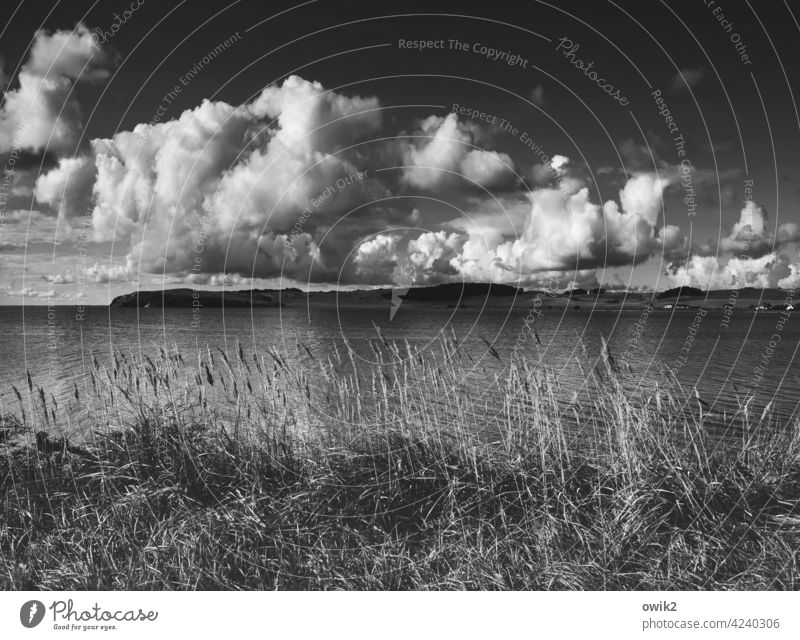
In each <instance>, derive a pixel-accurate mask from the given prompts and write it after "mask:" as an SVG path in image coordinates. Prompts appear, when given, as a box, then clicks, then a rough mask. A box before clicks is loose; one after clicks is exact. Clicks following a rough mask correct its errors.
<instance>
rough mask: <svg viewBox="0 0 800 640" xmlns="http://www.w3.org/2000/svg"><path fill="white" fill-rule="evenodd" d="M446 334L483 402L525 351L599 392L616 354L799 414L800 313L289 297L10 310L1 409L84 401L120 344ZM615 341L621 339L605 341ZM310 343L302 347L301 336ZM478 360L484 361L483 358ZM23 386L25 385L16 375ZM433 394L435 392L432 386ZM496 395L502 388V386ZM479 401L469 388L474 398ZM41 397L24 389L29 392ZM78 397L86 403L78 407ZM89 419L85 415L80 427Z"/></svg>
mask: <svg viewBox="0 0 800 640" xmlns="http://www.w3.org/2000/svg"><path fill="white" fill-rule="evenodd" d="M443 336H446V337H447V338H448V339H450V340H455V341H457V343H458V344H459V345H460V348H461V349H463V350H464V351H465V352H466V353H467V354H468V357H469V361H470V363H472V364H470V366H469V367H468V372H467V374H465V375H468V376H469V377H470V379H471V382H472V383H473V384H472V385H471V386H470V389H471V390H470V391H469V392H468V393H469V394H471V395H472V394H475V393H476V392H475V389H476V388H477V389H479V391H480V392H479V393H478V394H477V396H480V398H478V397H477V396H476V397H475V398H474V399H475V401H476V403H477V402H478V400H479V401H480V407H481V411H482V412H484V413H487V412H488V413H491V412H492V411H493V410H497V411H501V410H502V407H501V406H500V402H499V401H497V402H496V403H495V404H493V401H492V398H493V397H495V398H497V397H499V392H498V389H499V385H501V384H502V380H503V377H504V375H506V374H507V372H508V370H509V367H510V366H511V363H512V361H513V362H520V361H524V362H525V363H526V364H527V365H528V366H529V367H531V368H533V369H537V370H542V371H547V372H548V373H549V375H551V376H552V378H553V379H554V380H556V381H557V383H558V388H559V389H560V392H561V393H563V394H564V397H569V396H570V395H573V394H574V393H575V392H576V391H584V392H585V391H586V389H587V386H586V385H587V377H588V375H589V374H588V372H591V371H593V370H595V369H596V368H597V367H601V365H602V362H603V353H604V349H605V350H606V351H605V353H607V354H611V355H612V358H613V361H614V365H615V366H617V367H619V369H620V370H621V371H622V372H623V373H624V379H625V385H626V386H627V388H628V389H629V391H630V393H631V394H632V396H633V395H636V394H646V393H649V392H650V390H652V389H654V388H655V387H656V385H660V386H661V387H662V388H663V387H667V386H671V388H672V389H673V391H675V390H676V386H677V390H678V392H679V394H682V395H683V396H684V397H685V398H687V399H692V398H695V400H694V401H697V402H700V401H702V403H703V407H704V408H705V411H706V413H707V414H717V415H719V414H729V413H732V412H735V411H736V410H737V408H739V409H740V408H741V407H742V405H743V402H745V401H746V399H747V398H750V397H751V396H752V399H751V401H750V404H749V405H748V410H750V411H753V412H758V411H761V410H763V409H765V408H767V409H769V410H770V411H771V412H772V414H773V415H774V416H777V419H778V420H780V421H783V422H786V423H789V422H790V421H792V420H794V419H795V417H796V415H797V411H798V403H800V363H798V353H797V352H798V345H800V318H798V317H795V316H794V315H793V314H792V312H787V311H755V310H749V309H741V310H739V309H737V310H736V311H735V313H733V314H731V313H727V315H726V314H725V313H724V312H723V311H721V310H711V309H709V310H707V311H705V310H699V309H672V310H663V309H652V308H644V309H635V310H614V311H606V310H600V311H597V310H594V311H592V310H588V309H587V310H576V309H571V308H567V309H545V308H539V309H538V310H537V313H532V312H531V311H530V310H527V309H524V308H506V309H481V308H473V309H461V308H425V307H420V306H414V307H412V306H411V305H408V306H407V307H401V308H400V309H399V310H398V311H397V313H396V314H395V315H394V317H390V308H389V304H388V301H387V305H386V306H385V307H384V306H381V307H379V306H377V305H375V306H373V307H366V308H360V307H352V306H351V307H349V308H347V307H336V306H335V305H328V306H325V305H320V306H316V307H315V306H313V305H312V306H307V305H302V304H301V305H297V306H290V307H276V308H253V309H250V308H236V309H225V310H223V309H209V308H204V309H202V312H201V313H200V314H199V317H198V314H197V312H196V311H195V313H193V312H192V310H191V309H181V308H163V309H162V308H110V307H86V308H83V309H82V310H81V312H80V313H79V312H78V309H77V308H76V307H66V306H65V307H59V306H56V307H49V308H48V307H42V306H25V307H0V353H2V358H1V359H0V363H1V364H2V366H1V367H0V403H2V406H0V412H3V413H15V412H17V410H18V407H19V406H20V402H19V400H18V397H17V395H16V394H17V392H19V393H20V394H22V395H26V393H27V389H28V375H30V378H31V381H32V384H33V385H34V388H38V387H42V388H43V389H44V390H45V392H46V394H47V396H48V397H52V398H54V399H56V400H57V401H58V402H60V404H61V405H62V406H67V407H69V406H71V405H76V404H79V403H76V402H75V400H74V398H73V394H74V390H75V389H76V388H78V389H83V388H86V385H87V384H88V380H89V376H90V372H91V371H92V370H93V367H95V366H96V365H95V363H96V362H99V363H101V364H102V363H105V364H108V363H110V362H112V359H113V358H114V355H115V354H125V355H126V356H127V357H129V358H139V359H141V358H144V357H145V356H148V355H149V356H154V355H156V354H158V353H159V352H160V351H162V350H164V351H166V352H170V353H177V352H180V353H182V354H184V356H185V359H186V361H187V362H194V363H196V362H197V359H193V354H197V353H201V352H202V353H207V352H209V350H213V351H214V352H216V353H219V352H220V351H222V352H225V353H228V354H235V353H237V352H238V351H240V350H241V351H244V352H246V353H247V354H251V353H265V352H267V351H272V352H274V353H277V354H282V355H281V357H282V358H283V359H284V360H285V362H286V363H288V364H289V366H291V367H295V368H297V369H306V370H308V373H309V380H311V384H313V383H314V380H315V375H316V374H317V373H318V372H315V368H317V367H319V366H320V363H321V362H323V361H325V360H326V357H327V356H328V355H332V354H333V353H334V352H338V354H339V355H340V354H341V351H342V350H343V349H345V348H346V347H347V346H349V348H351V349H352V350H353V352H354V353H356V354H357V357H356V358H355V359H354V361H353V362H354V363H355V364H354V366H356V367H359V366H363V367H364V368H374V367H376V366H382V365H380V364H379V363H377V360H376V358H375V353H374V352H375V349H374V345H375V342H376V340H378V339H379V340H380V341H381V342H382V343H383V344H387V343H392V342H395V341H400V342H403V343H404V344H408V345H411V346H412V347H413V349H414V351H415V353H416V354H420V353H421V354H424V355H427V356H428V357H429V358H430V359H432V360H433V361H436V359H437V358H445V357H446V356H445V354H444V352H443V351H442V348H441V341H442V338H443ZM604 344H606V345H607V347H604ZM301 345H302V347H301ZM473 365H474V366H473ZM12 385H13V386H12ZM422 392H425V389H424V388H423V389H422ZM493 394H494V396H493ZM472 399H473V398H472V397H470V398H467V400H468V401H471V400H472ZM27 401H28V398H27V397H25V398H24V402H27ZM77 409H78V407H76V410H77ZM78 422H79V421H76V424H77V423H78Z"/></svg>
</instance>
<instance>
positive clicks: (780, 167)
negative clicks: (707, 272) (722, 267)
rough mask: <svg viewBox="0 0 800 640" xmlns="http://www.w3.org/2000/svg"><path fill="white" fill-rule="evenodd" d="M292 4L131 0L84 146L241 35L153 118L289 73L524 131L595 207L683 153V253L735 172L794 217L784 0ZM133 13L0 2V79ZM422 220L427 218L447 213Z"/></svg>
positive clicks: (404, 120)
mask: <svg viewBox="0 0 800 640" xmlns="http://www.w3.org/2000/svg"><path fill="white" fill-rule="evenodd" d="M134 4H136V3H135V2H134ZM296 5H297V3H292V2H269V3H264V2H256V1H249V0H241V1H239V2H231V3H223V2H206V1H191V2H190V1H185V2H155V1H152V2H150V1H147V0H145V1H144V2H143V3H142V4H141V6H140V7H139V8H137V9H136V10H135V11H133V12H132V14H131V17H130V18H129V19H128V20H127V21H126V22H125V24H122V25H120V27H119V29H118V30H117V32H116V33H115V34H113V36H112V37H111V38H110V39H109V40H108V42H107V43H106V45H107V46H110V47H113V50H114V52H115V54H114V55H116V56H117V60H116V66H115V68H114V70H113V76H112V77H111V78H110V79H109V80H108V81H107V82H106V83H104V84H96V85H88V84H87V85H76V88H75V91H76V92H77V95H78V96H79V97H80V103H81V105H82V109H83V113H84V124H85V130H84V134H83V144H84V148H86V146H87V145H88V141H89V140H91V139H95V138H112V137H113V136H114V134H115V133H116V132H119V131H126V130H132V129H133V128H134V127H135V126H136V125H137V124H138V123H147V122H150V121H151V120H152V118H153V115H154V113H155V111H156V110H157V109H158V108H159V106H160V105H162V106H163V105H164V95H165V93H166V92H167V91H168V90H169V89H170V88H172V87H173V86H175V85H176V83H177V80H178V79H179V78H180V77H181V76H182V75H184V74H186V73H187V72H188V71H189V70H191V69H192V67H193V66H194V65H196V64H197V62H198V61H200V60H202V58H203V57H204V56H205V55H207V54H208V52H209V51H210V50H213V49H214V48H215V47H217V46H218V45H219V44H220V43H221V42H223V41H224V40H225V39H226V38H229V37H230V36H231V35H232V34H235V33H237V32H238V33H239V34H240V36H241V38H240V40H239V41H238V42H236V43H235V44H234V45H232V46H231V47H229V48H227V49H226V50H225V51H224V53H222V54H221V55H220V56H218V57H217V58H216V59H214V60H213V61H212V62H210V63H209V64H208V65H204V69H203V71H202V73H201V74H199V75H198V77H197V78H196V79H195V80H193V81H192V82H190V83H188V84H187V85H186V86H185V87H183V89H182V91H181V93H180V95H179V96H178V97H177V99H175V100H174V102H172V103H171V104H169V105H168V106H167V108H166V114H165V116H164V117H165V119H169V118H177V117H178V116H180V114H181V112H182V111H183V110H186V109H194V108H195V107H197V105H199V104H200V103H201V102H202V101H203V100H204V99H212V100H220V101H224V102H226V103H228V104H231V105H238V104H243V103H246V102H249V101H252V100H253V99H254V98H255V97H256V96H257V95H258V94H259V93H260V92H261V90H262V89H263V88H264V87H265V86H267V85H271V84H275V83H278V84H280V83H281V82H282V81H283V80H284V79H285V78H286V77H287V76H289V75H291V74H297V75H299V76H301V77H302V78H304V79H306V80H310V81H318V82H320V83H321V84H322V85H323V86H324V87H325V89H329V90H333V91H335V92H336V93H340V94H343V95H344V96H354V95H360V96H376V97H377V98H379V100H380V104H381V106H382V107H384V109H385V112H384V116H383V117H384V125H383V126H384V129H385V130H386V134H387V135H389V134H391V135H396V134H397V133H399V132H405V131H412V130H414V129H415V127H416V126H417V123H419V121H420V119H422V118H426V117H427V116H429V115H431V114H437V115H439V116H444V115H446V113H447V112H448V111H450V110H451V108H452V106H453V104H458V105H465V106H468V107H470V108H474V109H478V110H480V111H484V112H486V113H489V114H495V115H496V116H497V117H498V118H502V119H505V120H506V121H508V122H509V123H511V124H512V125H513V126H514V127H515V128H516V129H517V130H518V131H526V132H530V133H531V136H532V137H533V138H534V139H535V140H536V142H537V143H538V144H539V145H540V146H541V148H543V149H546V150H547V152H548V155H550V156H553V155H555V154H560V155H565V156H568V157H569V158H570V159H571V160H572V161H573V162H574V163H575V165H576V166H577V168H576V171H577V172H579V173H580V172H583V174H584V175H585V176H587V185H588V186H589V189H590V191H591V194H592V195H591V198H592V200H593V201H595V202H598V203H599V202H604V201H606V200H608V199H609V198H615V197H616V196H617V193H618V191H619V189H620V187H621V185H622V183H623V182H624V178H620V177H619V175H618V173H619V172H621V174H622V175H623V176H624V175H625V174H626V173H627V174H628V175H630V174H631V173H632V172H636V171H647V170H653V168H654V166H658V163H659V162H661V163H664V164H665V165H672V166H676V167H677V166H679V164H680V161H681V159H682V158H688V159H689V160H690V161H691V164H692V166H693V167H694V168H695V169H697V170H698V172H699V173H698V175H697V179H696V185H697V187H698V195H697V198H698V203H699V208H698V210H697V213H696V215H694V216H687V210H686V207H685V206H684V205H683V204H682V202H681V199H682V196H683V195H684V194H683V192H682V191H681V189H680V188H679V186H678V187H673V188H671V189H667V190H666V191H665V194H664V198H665V210H664V214H663V222H664V223H668V224H674V225H677V226H679V227H681V229H682V231H683V232H684V233H686V234H688V233H689V232H690V231H691V242H692V244H693V245H698V246H699V245H700V244H702V243H704V242H706V241H709V240H713V241H714V242H715V243H716V242H718V241H719V239H720V238H721V237H724V236H728V235H729V234H730V232H731V228H732V225H733V224H734V223H736V222H737V221H738V220H739V211H740V209H741V208H742V200H743V198H744V196H745V193H744V185H745V184H746V181H747V180H752V181H753V185H754V190H755V199H756V200H757V202H758V204H759V205H760V206H761V207H762V208H763V210H764V211H765V212H766V216H767V220H768V223H767V227H768V229H770V230H771V232H770V233H771V234H772V240H773V241H774V240H775V238H777V236H778V233H779V232H778V227H779V226H780V225H781V224H784V223H800V220H798V213H797V211H798V205H799V204H800V183H798V168H799V167H798V165H799V164H800V160H799V159H798V153H797V149H799V148H800V144H799V143H800V119H798V112H797V105H796V98H794V91H795V90H796V89H797V85H798V53H799V51H798V42H800V26H798V18H797V15H800V11H798V10H797V9H791V8H790V6H789V5H787V4H786V3H785V2H782V1H769V2H759V3H754V2H747V1H743V2H738V1H737V2H732V1H730V0H728V1H727V2H724V3H723V2H719V3H716V2H714V1H713V0H681V1H677V2H661V1H656V0H648V1H647V2H642V1H641V0H638V1H619V2H610V1H609V2H605V1H595V2H578V1H564V2H558V3H547V2H537V1H535V0H528V1H526V2H502V1H494V2H485V1H483V2H459V3H453V2H438V1H436V0H426V1H424V2H414V1H411V2H403V3H398V4H388V3H377V2H344V3H343V2H330V1H326V0H319V1H317V2H307V3H305V4H304V5H300V6H296ZM131 6H132V5H131V2H130V1H126V2H116V1H109V2H81V1H71V2H61V3H58V4H57V5H56V6H55V7H51V6H48V5H47V4H45V3H34V2H21V3H20V5H19V6H18V7H16V9H14V8H13V4H7V5H6V6H5V7H4V10H3V12H4V14H6V15H5V16H4V20H3V21H2V22H3V26H4V27H5V29H4V31H3V32H2V35H1V36H0V54H2V57H3V59H4V61H5V75H6V77H7V80H8V87H9V88H12V89H13V88H14V87H16V83H17V82H18V77H17V75H18V72H19V70H20V67H21V65H22V64H23V63H24V62H25V61H26V59H27V57H28V49H29V47H30V46H31V44H32V42H33V37H34V34H35V32H36V31H37V29H46V30H48V31H51V32H52V31H56V30H64V29H66V30H70V29H73V28H74V27H75V25H76V24H77V23H78V22H81V23H83V24H84V25H86V26H87V27H88V28H89V29H90V30H93V31H94V30H96V29H99V30H101V31H104V30H108V29H111V26H112V24H113V23H114V22H115V20H116V18H115V17H114V14H115V13H117V14H122V12H123V11H125V10H126V9H130V7H131ZM12 12H13V15H10V16H9V15H8V14H10V13H12ZM561 38H567V39H568V40H569V41H570V42H571V43H573V45H575V44H576V45H578V49H577V50H576V51H575V56H574V57H576V58H579V59H582V60H584V61H587V62H588V61H593V62H594V69H596V70H597V71H598V73H599V74H600V75H601V76H602V77H603V78H604V79H606V80H607V82H608V83H611V84H613V86H614V88H616V89H618V90H619V92H620V95H622V96H625V97H626V98H627V99H628V101H629V104H628V105H626V106H622V105H620V104H619V103H618V101H615V100H613V99H612V98H611V97H609V96H608V95H605V94H604V93H603V92H602V91H601V90H599V89H598V87H597V86H596V85H595V83H594V82H593V81H592V80H591V79H589V78H588V77H587V76H586V75H585V74H584V73H583V72H582V71H580V70H578V69H576V68H575V67H574V66H573V65H572V64H570V62H569V60H567V59H566V58H565V55H564V51H559V50H558V48H557V45H558V42H559V40H560V39H561ZM399 39H408V40H445V42H446V47H445V48H444V49H435V50H427V51H422V52H420V51H413V50H403V49H400V48H399V47H398V40H399ZM449 40H459V41H462V42H465V43H467V44H468V49H469V50H468V51H456V50H453V49H452V48H450V47H449V44H447V41H449ZM476 43H480V45H485V46H487V47H491V48H494V49H497V50H500V51H504V52H508V53H509V55H511V54H517V55H518V56H520V57H521V58H524V59H525V60H526V67H527V68H524V69H523V68H521V67H520V66H519V65H514V66H511V65H508V64H504V63H503V62H502V61H494V60H489V59H487V58H486V57H485V56H483V55H481V54H480V53H477V52H475V51H473V46H474V45H475V44H476ZM737 43H738V48H737ZM380 45H384V46H380ZM679 71H684V72H687V75H686V77H687V79H689V84H690V85H691V86H686V85H684V84H682V83H681V81H680V80H677V79H676V76H677V74H678V73H679ZM655 90H660V91H661V92H662V97H663V99H664V100H665V102H666V105H667V106H668V108H669V110H670V113H671V115H672V116H673V117H674V119H675V122H676V123H677V124H678V125H679V132H680V133H681V134H683V136H684V139H685V147H683V149H684V150H685V153H686V155H685V156H678V155H677V148H676V146H675V144H674V143H673V142H672V141H671V140H670V134H669V132H668V130H667V123H666V122H665V119H664V117H663V116H662V115H660V114H659V112H658V109H659V107H658V106H657V105H656V102H655V101H654V98H653V96H652V92H653V91H655ZM409 105H421V106H409ZM481 146H483V147H484V148H486V149H489V150H498V151H501V152H504V153H507V154H508V155H509V156H510V157H511V158H512V159H513V161H514V163H515V165H516V166H517V167H518V168H519V169H520V170H522V172H523V173H524V172H525V171H527V170H528V169H529V168H530V167H531V165H533V164H534V163H535V160H536V158H535V157H534V156H533V155H532V152H531V150H530V149H529V148H526V147H525V145H524V144H522V142H521V141H520V140H519V133H517V134H514V133H509V132H503V131H502V130H500V129H499V128H497V127H495V128H494V129H492V130H491V136H487V137H486V139H485V140H482V141H481ZM646 151H649V152H652V154H653V156H654V157H651V156H649V154H648V153H646ZM30 155H31V162H32V163H33V164H34V165H35V164H36V161H37V159H39V160H42V165H41V166H42V167H43V168H44V169H47V168H48V167H52V166H54V165H55V163H56V161H57V157H56V155H55V154H52V153H45V154H44V156H43V159H42V156H41V155H38V156H37V154H35V153H32V154H30ZM615 172H617V173H615ZM701 174H702V175H701ZM604 175H605V176H607V178H603V177H602V176H604ZM703 176H705V177H703ZM621 180H622V182H621ZM33 204H34V206H35V203H33ZM434 209H435V207H434ZM431 215H432V217H433V218H432V219H434V220H437V219H438V218H437V215H438V216H439V217H440V218H443V217H446V215H447V214H445V213H443V212H438V214H437V212H436V211H433V213H432V214H431ZM689 218H691V219H689ZM690 225H691V229H690ZM103 250H105V247H104V248H103ZM784 250H785V252H786V255H787V256H788V258H787V259H788V260H789V261H790V262H796V261H797V260H796V257H797V256H796V253H797V252H796V245H794V244H791V243H789V244H787V245H786V246H785V248H784ZM115 251H116V253H115V256H114V258H113V259H116V258H117V257H119V258H122V257H123V256H124V254H125V251H124V249H122V248H117V249H115ZM754 257H758V256H754ZM113 259H112V260H113ZM723 262H724V261H723ZM664 263H665V260H664V259H661V260H659V261H656V262H655V263H653V262H652V261H651V263H650V264H649V266H648V265H645V266H643V267H640V273H639V275H637V276H636V277H634V279H633V282H637V283H638V284H646V283H650V285H651V286H662V285H661V284H660V282H659V284H657V285H656V281H658V279H659V278H663V274H664ZM611 266H614V267H616V266H618V265H611ZM65 268H67V267H65ZM11 269H12V270H13V267H11ZM4 275H5V279H6V280H7V281H8V282H11V283H12V284H11V285H9V289H12V288H15V287H17V286H18V285H19V282H18V279H15V278H13V277H9V268H6V269H5V274H4ZM625 278H626V279H627V276H625ZM12 285H13V286H12ZM120 286H121V287H122V288H123V289H124V288H125V285H120ZM127 287H128V288H130V284H128V285H127Z"/></svg>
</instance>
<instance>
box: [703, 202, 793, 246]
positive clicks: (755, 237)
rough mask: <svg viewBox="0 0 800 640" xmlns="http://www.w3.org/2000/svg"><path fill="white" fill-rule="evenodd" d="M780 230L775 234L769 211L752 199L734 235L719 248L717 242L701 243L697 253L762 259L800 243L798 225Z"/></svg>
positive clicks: (722, 241)
mask: <svg viewBox="0 0 800 640" xmlns="http://www.w3.org/2000/svg"><path fill="white" fill-rule="evenodd" d="M776 231H777V232H776V233H773V231H772V230H770V228H769V225H768V214H767V210H766V209H765V208H764V207H763V206H761V205H760V204H758V203H757V202H755V201H753V200H748V201H747V202H745V204H744V207H742V209H741V211H740V213H739V220H738V221H737V222H736V223H734V225H733V227H732V228H731V231H730V233H729V234H728V235H727V236H725V237H723V238H722V239H721V240H720V241H719V244H718V245H717V243H716V242H715V241H713V240H709V241H707V242H705V243H703V244H701V245H700V246H699V247H698V248H697V253H698V254H699V255H705V256H710V255H717V254H719V253H723V254H738V255H739V256H740V257H751V258H760V257H761V256H764V255H766V254H768V253H772V252H773V251H776V250H778V249H780V248H781V247H782V246H783V245H786V244H788V243H790V242H797V241H798V240H800V229H798V225H797V224H795V223H785V224H782V225H779V226H778V229H777V230H776Z"/></svg>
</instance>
